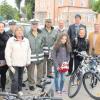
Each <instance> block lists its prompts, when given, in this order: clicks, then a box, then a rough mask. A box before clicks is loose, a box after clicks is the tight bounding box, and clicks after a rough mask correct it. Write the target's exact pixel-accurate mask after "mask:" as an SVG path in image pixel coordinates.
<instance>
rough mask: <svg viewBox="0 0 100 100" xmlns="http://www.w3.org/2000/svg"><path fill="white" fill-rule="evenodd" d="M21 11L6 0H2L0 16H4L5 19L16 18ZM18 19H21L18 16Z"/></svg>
mask: <svg viewBox="0 0 100 100" xmlns="http://www.w3.org/2000/svg"><path fill="white" fill-rule="evenodd" d="M18 13H19V12H18V11H17V9H16V8H12V6H10V5H8V4H7V2H6V0H5V1H3V2H2V4H1V5H0V16H2V17H3V18H4V19H7V20H8V19H14V18H16V17H15V16H16V14H18ZM17 19H19V18H18V17H17Z"/></svg>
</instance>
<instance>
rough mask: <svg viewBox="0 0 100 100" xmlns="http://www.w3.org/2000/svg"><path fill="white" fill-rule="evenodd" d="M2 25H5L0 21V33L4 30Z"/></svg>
mask: <svg viewBox="0 0 100 100" xmlns="http://www.w3.org/2000/svg"><path fill="white" fill-rule="evenodd" d="M4 27H5V25H4V24H3V23H0V33H2V32H3V31H4Z"/></svg>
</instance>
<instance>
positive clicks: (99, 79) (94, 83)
mask: <svg viewBox="0 0 100 100" xmlns="http://www.w3.org/2000/svg"><path fill="white" fill-rule="evenodd" d="M91 63H94V66H93V64H92V65H91V66H90V70H89V72H86V73H85V74H84V76H83V85H84V88H85V90H86V92H87V93H88V94H89V95H90V97H92V98H93V99H96V100H100V68H99V67H100V57H97V59H95V61H94V62H93V61H92V62H91Z"/></svg>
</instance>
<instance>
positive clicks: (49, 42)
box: [42, 27, 57, 55]
mask: <svg viewBox="0 0 100 100" xmlns="http://www.w3.org/2000/svg"><path fill="white" fill-rule="evenodd" d="M42 32H43V34H44V37H45V46H44V47H43V49H44V54H45V55H49V51H50V50H51V49H52V47H53V45H54V42H55V41H56V39H57V32H56V30H54V28H53V27H52V28H51V32H48V31H47V30H46V28H43V30H42Z"/></svg>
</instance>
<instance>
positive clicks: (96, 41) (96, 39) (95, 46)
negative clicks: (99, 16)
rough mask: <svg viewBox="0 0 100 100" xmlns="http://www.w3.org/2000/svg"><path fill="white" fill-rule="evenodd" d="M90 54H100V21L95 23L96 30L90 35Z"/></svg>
mask: <svg viewBox="0 0 100 100" xmlns="http://www.w3.org/2000/svg"><path fill="white" fill-rule="evenodd" d="M88 41H89V54H90V55H100V23H98V22H97V23H96V24H94V32H91V33H90V34H89V36H88Z"/></svg>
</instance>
